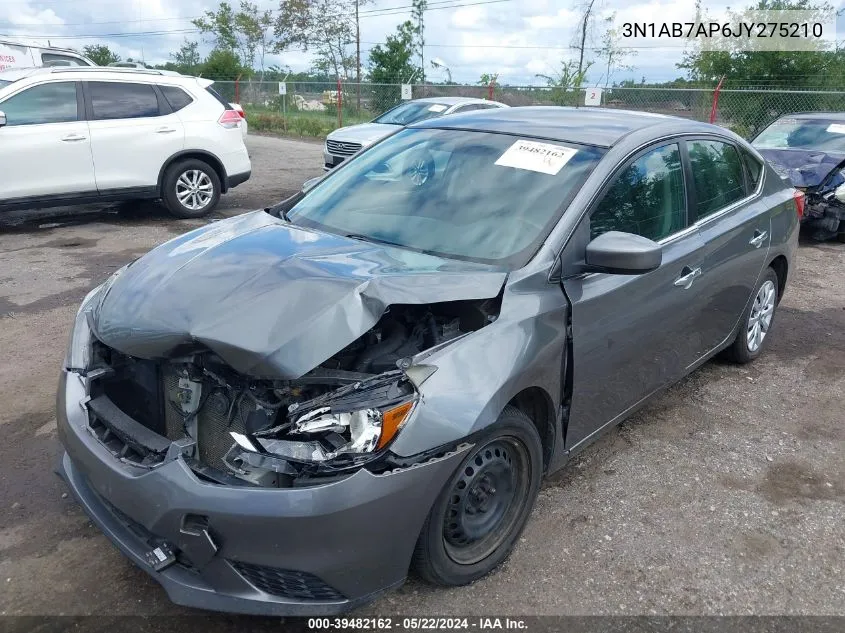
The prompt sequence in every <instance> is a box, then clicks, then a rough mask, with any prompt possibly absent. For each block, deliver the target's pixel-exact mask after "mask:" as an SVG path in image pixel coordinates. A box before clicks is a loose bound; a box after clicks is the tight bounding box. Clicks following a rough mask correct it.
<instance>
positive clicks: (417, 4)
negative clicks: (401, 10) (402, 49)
mask: <svg viewBox="0 0 845 633" xmlns="http://www.w3.org/2000/svg"><path fill="white" fill-rule="evenodd" d="M427 10H428V0H411V22H412V24H413V25H414V34H415V35H416V41H415V42H414V46H415V48H416V50H417V52H418V53H419V55H420V83H422V84H424V83H425V12H426V11H427Z"/></svg>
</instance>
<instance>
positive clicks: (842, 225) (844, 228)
mask: <svg viewBox="0 0 845 633" xmlns="http://www.w3.org/2000/svg"><path fill="white" fill-rule="evenodd" d="M836 239H837V240H839V241H840V242H842V243H843V244H845V220H839V233H837V234H836Z"/></svg>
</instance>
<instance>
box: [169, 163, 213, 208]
mask: <svg viewBox="0 0 845 633" xmlns="http://www.w3.org/2000/svg"><path fill="white" fill-rule="evenodd" d="M213 197H214V184H213V183H212V182H211V178H209V176H208V174H206V173H205V172H203V171H200V170H199V169H189V170H188V171H186V172H185V173H183V174H182V175H181V176H179V179H178V180H177V181H176V198H177V199H178V200H179V202H180V203H181V204H182V205H183V206H184V207H185V208H187V209H190V210H191V211H200V210H201V209H204V208H205V207H207V206H208V205H209V203H210V202H211V200H212V198H213Z"/></svg>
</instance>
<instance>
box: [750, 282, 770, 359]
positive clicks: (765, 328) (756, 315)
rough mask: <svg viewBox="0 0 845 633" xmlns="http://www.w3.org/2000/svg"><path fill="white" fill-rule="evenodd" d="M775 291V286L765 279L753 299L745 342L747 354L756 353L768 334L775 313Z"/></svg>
mask: <svg viewBox="0 0 845 633" xmlns="http://www.w3.org/2000/svg"><path fill="white" fill-rule="evenodd" d="M776 297H777V290H776V288H775V284H774V283H773V282H772V281H771V280H769V279H767V280H766V281H765V282H764V283H763V285H762V286H760V289H759V290H758V291H757V296H756V297H755V298H754V305H752V306H751V314H749V315H748V327H747V329H746V337H745V340H746V342H747V344H748V351H749V352H756V351H757V350H758V349H760V346H761V345H762V344H763V339H764V338H766V334H767V333H768V332H769V327H770V326H771V324H772V317H773V316H774V313H775V298H776Z"/></svg>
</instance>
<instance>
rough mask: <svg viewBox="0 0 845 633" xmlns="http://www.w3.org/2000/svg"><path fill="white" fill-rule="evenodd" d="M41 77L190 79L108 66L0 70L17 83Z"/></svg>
mask: <svg viewBox="0 0 845 633" xmlns="http://www.w3.org/2000/svg"><path fill="white" fill-rule="evenodd" d="M41 75H73V76H77V75H82V77H78V78H79V79H92V78H100V79H126V78H127V77H145V76H158V77H170V78H177V77H180V78H183V79H191V78H192V77H191V76H190V75H180V74H179V73H177V72H174V71H172V70H154V69H152V68H114V67H110V66H38V67H37V68H14V69H9V70H0V79H5V80H6V81H17V80H19V79H23V78H25V77H38V76H41Z"/></svg>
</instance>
